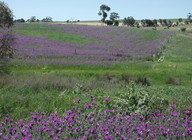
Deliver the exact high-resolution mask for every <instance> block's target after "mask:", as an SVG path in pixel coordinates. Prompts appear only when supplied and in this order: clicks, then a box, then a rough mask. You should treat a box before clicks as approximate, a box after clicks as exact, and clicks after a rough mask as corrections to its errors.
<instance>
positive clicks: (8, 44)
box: [0, 31, 15, 59]
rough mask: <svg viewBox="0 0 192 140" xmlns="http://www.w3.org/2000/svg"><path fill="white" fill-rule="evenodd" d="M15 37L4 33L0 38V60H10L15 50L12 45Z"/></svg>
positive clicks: (9, 33) (8, 32)
mask: <svg viewBox="0 0 192 140" xmlns="http://www.w3.org/2000/svg"><path fill="white" fill-rule="evenodd" d="M14 41H15V37H14V35H13V34H12V33H11V31H7V32H6V31H5V32H3V33H2V35H1V36H0V59H5V58H12V57H13V55H14V51H15V49H14V48H13V47H12V45H13V44H14V43H15V42H14Z"/></svg>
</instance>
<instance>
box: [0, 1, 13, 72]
mask: <svg viewBox="0 0 192 140" xmlns="http://www.w3.org/2000/svg"><path fill="white" fill-rule="evenodd" d="M13 24H14V21H13V13H12V11H11V9H9V7H8V6H7V4H5V3H4V2H1V1H0V28H1V29H2V30H1V32H0V73H7V72H8V71H9V69H8V68H9V67H8V66H7V61H4V59H8V58H12V57H13V54H14V48H13V47H12V45H13V43H14V40H15V38H14V35H13V34H12V30H11V27H12V26H13Z"/></svg>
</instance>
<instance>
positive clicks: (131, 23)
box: [123, 16, 135, 27]
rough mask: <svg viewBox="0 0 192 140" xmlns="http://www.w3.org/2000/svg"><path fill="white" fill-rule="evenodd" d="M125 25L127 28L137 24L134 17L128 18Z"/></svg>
mask: <svg viewBox="0 0 192 140" xmlns="http://www.w3.org/2000/svg"><path fill="white" fill-rule="evenodd" d="M123 24H124V25H127V26H132V27H133V26H134V24H135V19H134V18H133V17H131V16H130V17H127V18H124V20H123Z"/></svg>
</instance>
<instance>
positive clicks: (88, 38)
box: [0, 24, 192, 119]
mask: <svg viewBox="0 0 192 140" xmlns="http://www.w3.org/2000/svg"><path fill="white" fill-rule="evenodd" d="M68 26H69V27H70V28H69V27H68ZM85 28H87V26H79V25H66V26H62V25H58V26H53V25H50V26H49V25H39V24H38V25H33V24H24V25H23V24H20V25H16V27H15V31H16V32H15V33H16V36H17V37H18V38H19V39H20V40H19V41H18V42H17V48H18V50H19V51H18V52H16V55H15V58H14V59H13V60H12V61H10V63H9V69H10V71H11V73H10V74H8V75H1V78H0V88H1V90H0V100H1V102H0V112H1V115H4V114H6V113H9V114H11V115H12V116H13V117H14V118H18V119H19V118H25V117H29V112H43V111H44V112H46V113H51V112H53V113H63V112H65V111H66V110H68V109H69V108H70V107H71V106H73V104H74V102H73V101H74V99H75V98H77V97H84V94H82V93H84V92H88V93H89V94H94V95H95V96H96V97H97V96H98V97H99V96H109V97H111V98H119V95H121V94H122V93H126V92H127V90H128V89H127V88H128V87H129V84H130V83H131V82H132V81H133V82H135V84H136V88H137V89H138V91H142V90H147V91H148V93H149V94H150V95H151V96H152V95H155V96H156V97H161V98H162V99H165V100H166V101H167V102H168V104H169V105H177V106H178V108H179V109H180V110H185V109H189V108H190V107H191V95H192V94H191V93H192V89H191V88H192V87H191V85H192V76H191V75H192V73H191V71H192V63H191V62H192V57H191V54H192V48H191V45H192V36H191V32H190V28H191V27H190V26H187V31H186V32H181V31H180V27H178V28H173V29H170V30H164V29H162V28H157V31H153V30H152V29H151V28H147V29H134V28H129V29H126V30H125V28H118V27H117V28H113V27H89V28H88V29H89V31H88V32H83V30H84V29H85ZM103 30H104V31H105V32H103ZM118 30H120V31H121V32H122V30H125V31H126V32H123V35H124V36H125V35H126V37H127V38H125V39H124V40H123V39H122V38H121V39H122V40H123V41H124V42H125V41H126V40H128V41H129V42H132V43H133V44H134V48H137V47H138V46H142V47H143V48H144V47H146V48H144V49H143V50H142V51H141V52H140V51H139V50H136V51H135V52H137V53H138V52H140V53H141V54H143V53H142V52H144V51H145V50H147V49H148V48H147V45H145V44H147V43H148V44H150V43H151V42H155V41H158V40H159V39H162V38H163V34H165V33H166V34H167V33H170V34H171V36H169V37H167V38H165V40H163V42H164V43H163V44H160V45H159V44H158V45H159V46H158V45H157V48H158V49H157V51H156V50H155V51H153V52H152V51H151V50H147V51H146V52H145V53H146V54H147V55H146V54H145V55H143V57H134V56H135V55H134V56H131V55H130V56H129V57H127V56H125V55H124V53H123V52H124V51H125V50H126V48H123V47H122V46H123V45H125V44H120V42H123V41H122V40H119V41H120V42H117V40H118V37H119V36H121V33H119V32H118ZM95 31H97V32H95ZM101 31H102V32H101ZM89 32H93V33H92V34H91V35H90V34H89ZM114 32H116V33H114ZM111 34H113V36H111ZM116 34H117V35H118V36H116ZM97 35H98V36H97ZM99 35H100V36H102V37H103V38H104V40H102V39H101V38H99ZM131 35H132V36H131ZM134 35H135V36H136V37H137V39H136V40H135V42H134ZM128 38H130V39H128ZM107 39H111V41H110V42H106V40H107ZM138 40H139V41H138ZM65 42H68V44H64V45H63V44H62V43H65ZM22 43H23V44H22ZM89 43H92V44H91V45H89ZM20 44H22V45H20ZM55 44H56V45H55ZM19 45H20V46H19ZM47 45H48V46H47ZM49 45H50V47H49ZM54 45H55V46H54ZM57 45H58V46H59V45H60V46H59V47H61V48H62V47H63V48H64V47H65V46H69V47H71V48H73V51H71V52H70V50H67V49H66V50H64V51H65V52H67V53H68V54H67V53H66V54H65V52H64V51H63V52H61V51H62V50H61V49H59V48H56V47H57ZM62 45H63V46H62ZM93 45H98V46H99V45H100V46H99V47H98V46H96V47H95V48H92V46H93ZM107 45H111V48H107V49H106V50H105V48H102V50H101V51H106V52H105V53H106V54H108V52H110V53H109V54H110V55H107V56H106V57H103V58H102V59H100V58H101V57H102V56H100V55H98V54H99V53H100V51H99V52H98V53H95V52H96V51H97V50H98V49H100V47H102V46H107ZM121 45H122V46H121ZM51 46H54V49H52V48H51ZM45 47H47V48H45ZM117 47H121V48H122V50H123V49H124V50H123V51H119V50H118V51H119V52H118V53H117V50H115V52H116V54H115V57H114V55H111V50H113V49H116V48H117ZM49 49H50V50H49ZM139 49H140V50H141V49H142V48H139ZM55 50H57V51H55ZM85 50H89V52H88V53H86V54H84V53H83V52H84V51H85ZM130 51H132V52H134V51H133V50H131V49H129V50H127V52H126V53H129V52H130ZM151 52H152V53H151ZM54 53H55V54H54ZM70 53H71V54H70ZM76 53H79V54H78V55H77V54H76ZM119 53H120V54H119ZM150 53H151V54H150ZM154 53H155V55H153V54H154ZM63 54H64V55H63ZM90 54H91V55H90ZM141 54H139V55H138V56H140V55H141ZM102 55H105V54H102ZM112 56H113V57H112ZM160 57H164V59H163V61H161V62H160V61H158V60H159V58H160ZM106 59H110V60H109V61H106ZM53 60H54V61H53ZM88 60H91V62H90V61H88ZM93 60H94V63H92V61H93ZM63 61H66V62H67V63H63ZM74 61H75V63H74ZM86 61H87V63H82V62H86ZM95 61H97V62H95ZM146 85H148V86H150V87H148V86H146ZM76 88H77V89H76ZM76 90H77V91H76ZM65 92H67V94H66V95H65V96H63V94H64V93H65ZM75 92H77V93H75ZM69 93H71V94H69ZM98 99H99V98H98ZM98 101H99V100H98ZM168 104H167V105H168ZM167 105H166V104H165V106H167ZM160 106H161V105H160ZM163 106H164V105H163ZM156 108H158V107H156Z"/></svg>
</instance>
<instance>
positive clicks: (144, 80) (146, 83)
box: [136, 77, 152, 86]
mask: <svg viewBox="0 0 192 140" xmlns="http://www.w3.org/2000/svg"><path fill="white" fill-rule="evenodd" d="M136 84H142V85H144V86H151V84H152V83H151V80H150V79H149V78H147V77H139V78H138V79H137V80H136Z"/></svg>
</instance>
